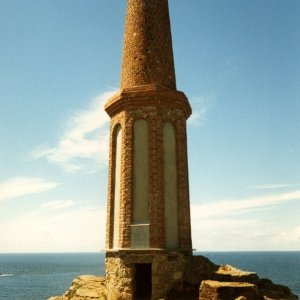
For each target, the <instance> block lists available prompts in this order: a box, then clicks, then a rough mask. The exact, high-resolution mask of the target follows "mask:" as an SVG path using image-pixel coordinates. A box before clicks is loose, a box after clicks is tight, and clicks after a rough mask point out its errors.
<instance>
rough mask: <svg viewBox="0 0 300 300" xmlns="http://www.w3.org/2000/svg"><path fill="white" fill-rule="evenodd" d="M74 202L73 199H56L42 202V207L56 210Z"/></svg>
mask: <svg viewBox="0 0 300 300" xmlns="http://www.w3.org/2000/svg"><path fill="white" fill-rule="evenodd" d="M74 204H75V202H74V201H73V200H55V201H50V202H47V203H44V204H42V205H41V208H46V209H53V210H56V209H63V208H67V207H70V206H73V205H74Z"/></svg>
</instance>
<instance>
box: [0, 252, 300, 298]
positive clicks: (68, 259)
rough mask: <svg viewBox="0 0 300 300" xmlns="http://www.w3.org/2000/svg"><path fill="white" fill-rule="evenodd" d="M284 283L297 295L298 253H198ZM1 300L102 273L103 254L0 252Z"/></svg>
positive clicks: (59, 290)
mask: <svg viewBox="0 0 300 300" xmlns="http://www.w3.org/2000/svg"><path fill="white" fill-rule="evenodd" d="M196 254H200V255H205V256H206V257H208V258H209V259H210V260H212V261H213V262H214V263H218V264H231V265H233V266H235V267H238V268H240V269H243V270H247V271H254V272H256V273H257V274H258V275H259V276H260V277H261V278H269V279H271V280H272V281H273V282H274V283H280V284H284V285H287V286H289V287H290V288H291V290H292V291H293V292H294V293H295V294H296V295H298V296H300V252H197V253H195V255H196ZM0 274H1V275H0V299H1V300H44V299H47V298H49V297H50V296H54V295H61V294H63V293H64V292H65V291H66V290H67V289H68V288H69V286H70V284H71V282H72V280H73V279H74V278H75V277H77V276H79V275H83V274H93V275H104V253H63V254H0Z"/></svg>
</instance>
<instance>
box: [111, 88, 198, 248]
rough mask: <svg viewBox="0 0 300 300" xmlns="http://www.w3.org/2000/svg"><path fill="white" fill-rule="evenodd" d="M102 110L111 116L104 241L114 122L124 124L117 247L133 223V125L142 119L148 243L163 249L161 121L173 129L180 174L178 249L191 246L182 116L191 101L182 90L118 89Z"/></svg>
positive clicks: (127, 236) (187, 112)
mask: <svg viewBox="0 0 300 300" xmlns="http://www.w3.org/2000/svg"><path fill="white" fill-rule="evenodd" d="M106 111H107V112H108V114H109V115H110V117H111V137H110V161H109V183H108V184H109V192H108V210H107V212H108V219H107V241H106V246H107V248H108V249H111V248H112V238H113V209H114V207H113V203H114V199H113V194H114V193H113V186H114V170H113V166H114V157H115V152H116V149H115V144H114V143H113V135H114V131H115V128H116V126H119V125H120V126H121V127H122V134H123V136H122V146H121V147H122V149H121V151H122V162H121V173H122V175H121V204H120V209H121V212H120V231H119V232H120V238H119V248H130V242H131V227H130V226H131V223H132V177H133V176H132V174H133V159H132V155H133V140H132V139H133V124H134V122H135V121H136V120H140V119H144V120H146V121H147V122H148V128H149V217H150V229H149V230H150V234H149V235H150V243H149V244H150V248H165V247H166V237H165V219H164V176H163V123H164V122H170V123H172V124H173V126H174V128H175V132H176V147H177V173H178V174H177V178H178V183H177V187H178V191H177V193H178V216H177V217H178V233H179V237H178V240H179V248H181V249H191V248H192V244H191V224H190V206H189V187H188V163H187V137H186V119H187V118H188V117H189V115H190V114H191V108H190V105H189V103H188V101H187V99H186V97H185V96H184V94H183V93H180V92H177V91H170V90H169V91H164V90H155V89H154V90H153V89H137V90H131V91H128V92H124V91H123V92H121V93H119V94H117V95H116V96H114V97H113V98H111V99H110V100H109V101H108V103H107V105H106Z"/></svg>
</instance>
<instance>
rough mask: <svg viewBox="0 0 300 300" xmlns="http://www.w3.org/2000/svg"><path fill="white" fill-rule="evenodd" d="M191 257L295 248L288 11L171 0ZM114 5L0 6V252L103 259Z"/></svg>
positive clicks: (116, 28) (297, 161)
mask: <svg viewBox="0 0 300 300" xmlns="http://www.w3.org/2000/svg"><path fill="white" fill-rule="evenodd" d="M169 2H170V15H171V23H172V34H173V47H174V56H175V66H176V77H177V87H178V89H179V90H181V91H184V92H185V93H186V95H187V96H188V98H189V100H190V103H191V105H192V107H193V116H192V117H191V118H190V120H189V121H188V147H189V148H188V151H189V170H190V173H189V174H190V198H191V206H192V228H193V246H194V248H196V249H198V250H203V251H206V250H212V251H214V250H215V251H227V250H228V251H230V250H300V139H299V132H300V102H299V99H300V54H299V53H300V31H299V27H300V19H299V15H300V2H299V1H296V0H289V1H277V0H272V1H271V0H265V1H261V0H252V1H240V0H230V1H228V0H226V1H225V0H218V1H217V0H212V1H208V0H203V1H202V0H189V1H179V0H170V1H169ZM125 8H126V3H125V1H110V0H97V1H96V0H89V1H83V0H75V1H74V0H72V1H71V0H63V1H58V0H54V1H49V0H47V1H46V0H41V1H33V0H26V1H25V0H18V1H16V0H2V1H0V41H1V47H0V66H1V68H0V145H1V147H0V252H53V251H54V252H63V251H98V250H100V249H103V248H104V239H105V236H104V232H105V210H106V192H107V154H108V139H107V136H108V124H109V119H108V117H107V116H106V114H105V112H104V111H103V104H104V103H105V101H106V100H107V99H108V98H109V96H110V95H111V94H112V93H113V92H114V91H116V90H117V89H118V87H119V79H120V65H121V55H122V39H123V30H124V17H125Z"/></svg>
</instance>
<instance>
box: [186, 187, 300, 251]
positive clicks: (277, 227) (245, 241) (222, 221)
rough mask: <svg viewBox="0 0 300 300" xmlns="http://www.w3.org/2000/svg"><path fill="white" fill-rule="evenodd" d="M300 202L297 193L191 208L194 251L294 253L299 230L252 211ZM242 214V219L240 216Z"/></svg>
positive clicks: (298, 246) (299, 239)
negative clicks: (286, 251) (270, 251)
mask: <svg viewBox="0 0 300 300" xmlns="http://www.w3.org/2000/svg"><path fill="white" fill-rule="evenodd" d="M299 200H300V190H296V191H292V192H288V193H278V194H272V195H262V196H257V197H252V198H246V199H239V200H238V199H236V200H227V201H219V202H216V203H211V204H202V205H192V206H191V219H192V234H193V246H194V248H197V249H201V250H214V251H224V250H236V251H242V250H297V249H299V248H300V227H299V226H298V227H297V225H296V226H295V225H289V224H288V223H286V224H279V223H278V222H277V220H274V222H273V221H270V219H266V218H265V216H263V215H260V217H258V215H257V214H255V213H254V214H253V212H254V211H259V210H265V209H270V208H274V209H275V208H276V207H277V206H278V205H280V204H285V203H287V202H291V201H299ZM241 214H242V216H241Z"/></svg>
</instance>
